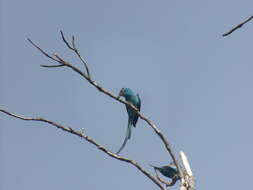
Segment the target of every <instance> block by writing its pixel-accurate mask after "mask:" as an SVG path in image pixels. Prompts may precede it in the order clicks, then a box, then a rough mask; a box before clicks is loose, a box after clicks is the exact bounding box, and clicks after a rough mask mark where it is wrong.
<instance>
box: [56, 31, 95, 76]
mask: <svg viewBox="0 0 253 190" xmlns="http://www.w3.org/2000/svg"><path fill="white" fill-rule="evenodd" d="M60 33H61V37H62V40H63V41H64V43H65V44H66V45H67V47H68V48H69V49H70V50H72V51H74V52H75V54H76V55H77V56H78V57H79V59H80V60H81V62H82V63H83V64H84V67H85V69H86V72H87V75H88V77H89V78H90V71H89V68H88V66H87V63H86V61H84V59H83V58H82V56H81V55H80V53H79V51H78V49H77V48H76V45H75V37H74V36H72V41H71V43H72V47H71V45H70V44H69V42H68V41H67V40H66V38H65V36H64V34H63V31H62V30H60Z"/></svg>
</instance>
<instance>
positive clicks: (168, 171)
mask: <svg viewBox="0 0 253 190" xmlns="http://www.w3.org/2000/svg"><path fill="white" fill-rule="evenodd" d="M150 166H151V167H153V168H154V169H155V170H158V171H159V172H160V173H161V174H162V175H164V176H166V177H168V178H171V179H178V178H179V172H178V170H177V167H176V165H175V164H174V163H170V164H169V165H166V166H161V167H157V166H153V165H151V164H150Z"/></svg>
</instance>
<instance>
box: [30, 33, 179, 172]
mask: <svg viewBox="0 0 253 190" xmlns="http://www.w3.org/2000/svg"><path fill="white" fill-rule="evenodd" d="M61 35H62V39H63V41H64V42H65V44H66V45H67V46H68V47H69V48H70V49H71V48H72V47H71V46H70V45H69V43H68V42H67V41H66V39H65V37H64V35H63V32H62V31H61ZM28 41H29V42H30V43H31V44H32V45H33V46H34V47H35V48H37V49H38V50H39V51H40V52H41V53H42V54H44V55H46V56H47V57H48V58H50V59H52V60H54V61H57V62H59V63H60V64H63V65H64V66H66V67H69V68H71V69H72V70H74V71H75V72H76V73H78V74H79V75H81V76H82V77H83V78H85V79H86V80H87V81H88V82H89V83H90V84H91V85H93V86H94V87H96V88H97V89H98V90H99V91H100V92H102V93H104V94H106V95H108V96H109V97H111V98H113V99H114V100H116V101H119V102H121V103H123V104H125V105H128V106H130V107H131V108H132V109H134V110H135V111H136V112H137V114H138V115H139V117H140V118H141V119H143V120H144V121H146V122H147V123H148V125H149V126H151V127H152V129H153V130H154V131H155V133H156V134H157V135H158V136H159V137H160V139H161V140H162V142H163V144H164V146H165V148H166V150H167V151H168V152H169V154H170V156H171V158H172V160H173V161H174V163H175V165H176V167H177V169H178V171H179V172H180V176H183V175H182V174H181V170H180V168H179V164H178V162H177V160H176V157H175V155H174V153H173V152H172V149H171V147H170V144H169V142H168V141H167V139H166V138H165V136H164V135H163V134H162V133H161V132H160V130H159V129H158V128H157V127H156V125H155V124H154V123H153V122H152V121H151V120H149V119H148V118H147V117H145V116H144V115H143V114H141V113H140V112H139V111H138V109H137V108H136V107H135V106H133V105H132V104H130V103H129V102H127V101H125V100H122V99H120V98H119V97H118V96H115V95H114V94H113V93H111V92H110V91H108V90H106V89H105V88H103V87H102V86H100V85H99V84H98V83H97V82H96V81H94V80H92V79H91V78H90V77H89V76H87V75H86V74H85V73H83V72H82V71H81V70H79V69H78V68H77V67H75V66H74V65H72V64H70V63H68V62H67V61H65V60H63V59H62V58H60V59H59V56H58V57H57V59H55V58H53V57H51V56H48V54H47V53H45V51H43V50H42V49H41V48H40V47H39V46H38V45H36V44H35V43H34V42H32V41H31V40H30V39H29V40H28ZM55 55H56V54H55ZM49 68H50V67H49Z"/></svg>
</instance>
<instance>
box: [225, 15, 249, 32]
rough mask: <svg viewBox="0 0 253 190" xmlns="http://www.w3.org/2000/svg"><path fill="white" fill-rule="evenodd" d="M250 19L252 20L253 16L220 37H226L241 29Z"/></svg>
mask: <svg viewBox="0 0 253 190" xmlns="http://www.w3.org/2000/svg"><path fill="white" fill-rule="evenodd" d="M251 19H253V15H252V16H251V17H249V18H248V19H246V20H245V21H243V22H241V23H240V24H238V25H237V26H235V27H234V28H232V29H231V30H229V31H228V32H226V33H224V34H222V36H223V37H225V36H228V35H229V34H231V33H233V32H234V31H235V30H237V29H239V28H241V27H242V26H243V25H244V24H246V23H247V22H249V21H250V20H251Z"/></svg>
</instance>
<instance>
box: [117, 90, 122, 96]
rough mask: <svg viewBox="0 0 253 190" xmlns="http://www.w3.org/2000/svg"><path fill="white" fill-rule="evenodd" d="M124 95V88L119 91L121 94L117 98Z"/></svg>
mask: <svg viewBox="0 0 253 190" xmlns="http://www.w3.org/2000/svg"><path fill="white" fill-rule="evenodd" d="M122 95H123V91H122V89H121V90H120V91H119V95H118V97H117V98H120V96H122Z"/></svg>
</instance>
